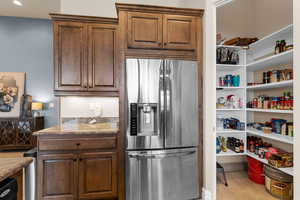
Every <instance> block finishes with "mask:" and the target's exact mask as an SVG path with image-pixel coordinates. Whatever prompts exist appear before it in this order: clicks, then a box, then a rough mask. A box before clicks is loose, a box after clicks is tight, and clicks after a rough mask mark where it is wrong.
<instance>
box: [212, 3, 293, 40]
mask: <svg viewBox="0 0 300 200" xmlns="http://www.w3.org/2000/svg"><path fill="white" fill-rule="evenodd" d="M270 2H272V5H270ZM270 8H272V9H270ZM292 9H293V0H284V1H282V0H272V1H270V0H235V1H234V2H232V3H230V4H227V5H226V6H223V7H221V8H218V9H217V32H218V33H219V32H222V34H223V35H224V36H225V37H226V38H227V39H230V38H233V37H237V36H241V37H258V38H262V37H264V36H266V35H268V34H270V33H272V32H274V31H276V30H279V29H280V28H283V27H285V26H287V25H289V24H292V22H293V12H292Z"/></svg>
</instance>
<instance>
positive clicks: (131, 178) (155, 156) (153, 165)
mask: <svg viewBox="0 0 300 200" xmlns="http://www.w3.org/2000/svg"><path fill="white" fill-rule="evenodd" d="M126 157H127V160H126V199H128V200H191V199H198V198H200V197H199V185H198V158H197V148H187V149H173V150H156V151H128V152H126Z"/></svg>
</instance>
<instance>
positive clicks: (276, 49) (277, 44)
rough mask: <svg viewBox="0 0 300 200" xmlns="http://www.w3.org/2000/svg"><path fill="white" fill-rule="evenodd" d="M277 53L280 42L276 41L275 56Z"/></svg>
mask: <svg viewBox="0 0 300 200" xmlns="http://www.w3.org/2000/svg"><path fill="white" fill-rule="evenodd" d="M279 53H280V41H279V40H277V41H276V46H275V54H279Z"/></svg>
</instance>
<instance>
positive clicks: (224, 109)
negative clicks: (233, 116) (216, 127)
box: [217, 108, 245, 111]
mask: <svg viewBox="0 0 300 200" xmlns="http://www.w3.org/2000/svg"><path fill="white" fill-rule="evenodd" d="M243 110H245V109H243V108H240V109H239V108H237V109H227V108H223V109H217V111H243Z"/></svg>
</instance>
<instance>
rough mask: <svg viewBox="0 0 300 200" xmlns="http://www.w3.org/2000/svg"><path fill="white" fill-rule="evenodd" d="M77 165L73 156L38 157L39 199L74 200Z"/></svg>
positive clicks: (53, 155)
mask: <svg viewBox="0 0 300 200" xmlns="http://www.w3.org/2000/svg"><path fill="white" fill-rule="evenodd" d="M77 164H78V163H77V159H76V155H75V154H52V155H42V156H39V163H38V170H39V173H40V175H39V182H38V187H40V188H39V189H38V190H39V199H45V200H46V199H47V200H48V199H58V200H73V199H76V193H77V188H76V185H77V179H76V177H77Z"/></svg>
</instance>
